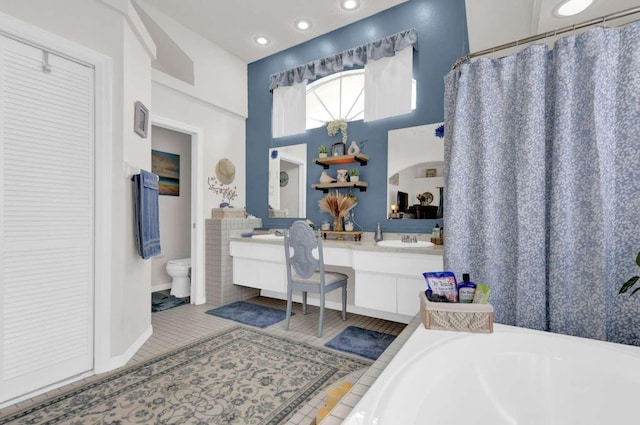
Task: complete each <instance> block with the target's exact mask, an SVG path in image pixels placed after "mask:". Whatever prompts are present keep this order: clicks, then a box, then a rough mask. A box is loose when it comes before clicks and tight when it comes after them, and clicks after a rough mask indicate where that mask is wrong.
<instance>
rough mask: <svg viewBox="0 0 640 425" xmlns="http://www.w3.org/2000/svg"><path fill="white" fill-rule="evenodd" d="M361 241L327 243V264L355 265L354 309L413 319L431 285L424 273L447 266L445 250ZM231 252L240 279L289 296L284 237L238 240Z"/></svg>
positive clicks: (244, 283) (351, 283) (351, 306)
mask: <svg viewBox="0 0 640 425" xmlns="http://www.w3.org/2000/svg"><path fill="white" fill-rule="evenodd" d="M360 246H361V245H359V243H358V244H356V243H354V244H350V243H348V242H345V243H339V245H338V244H336V245H334V246H332V245H330V244H329V243H326V244H325V245H324V262H325V265H327V266H330V267H343V268H348V269H352V270H353V272H352V273H353V276H354V279H353V280H351V279H350V280H349V288H350V289H349V293H350V295H349V311H351V312H355V313H358V314H364V315H368V316H372V317H380V318H384V319H387V320H396V321H404V322H405V323H408V321H409V320H411V318H412V317H413V316H414V315H415V314H416V313H417V312H418V311H419V310H420V299H419V296H418V294H419V292H420V291H424V290H426V288H427V285H426V283H425V280H424V278H423V277H422V273H424V272H428V271H442V267H443V262H442V255H441V254H438V253H434V254H425V253H412V252H406V250H404V251H402V252H399V251H394V250H390V249H384V248H382V247H376V246H369V247H367V248H365V249H360ZM230 254H231V256H232V257H233V283H234V284H236V285H242V286H248V287H251V288H258V289H261V290H263V291H266V292H263V293H262V294H263V295H265V296H271V297H274V298H282V299H286V292H287V275H286V267H285V258H284V247H283V243H282V242H281V241H273V242H271V241H269V242H266V241H261V242H252V241H251V239H248V240H232V241H231V246H230ZM343 271H344V272H346V273H348V271H347V270H344V269H343ZM351 294H353V295H351ZM311 302H312V303H313V300H311ZM327 307H328V308H339V303H336V304H335V305H333V304H331V302H328V303H327Z"/></svg>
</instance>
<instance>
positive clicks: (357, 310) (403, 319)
mask: <svg viewBox="0 0 640 425" xmlns="http://www.w3.org/2000/svg"><path fill="white" fill-rule="evenodd" d="M260 295H261V296H263V297H269V298H276V299H278V300H286V299H287V294H284V293H282V292H274V291H267V290H265V289H261V290H260ZM293 301H295V302H297V303H302V295H296V294H294V295H293ZM307 304H309V305H315V306H319V305H320V300H319V299H317V298H313V297H312V294H309V296H308V297H307ZM324 306H325V307H326V308H328V309H330V310H338V311H341V310H342V303H341V302H337V301H331V300H326V301H325V304H324ZM347 313H354V314H361V315H363V316H369V317H376V318H378V319H383V320H389V321H391V322H398V323H409V322H410V321H411V320H412V319H413V316H407V315H406V314H396V313H388V312H386V311H380V310H371V309H368V308H362V307H358V306H355V305H353V304H347Z"/></svg>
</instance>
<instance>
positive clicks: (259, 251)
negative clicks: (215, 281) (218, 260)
mask: <svg viewBox="0 0 640 425" xmlns="http://www.w3.org/2000/svg"><path fill="white" fill-rule="evenodd" d="M229 253H230V255H231V256H232V257H233V283H234V284H236V285H242V286H248V287H250V288H258V289H264V290H267V291H274V292H284V293H286V292H287V274H286V268H285V259H284V248H283V246H282V244H280V245H275V244H259V243H255V244H249V243H236V242H234V241H232V242H231V246H230V249H229Z"/></svg>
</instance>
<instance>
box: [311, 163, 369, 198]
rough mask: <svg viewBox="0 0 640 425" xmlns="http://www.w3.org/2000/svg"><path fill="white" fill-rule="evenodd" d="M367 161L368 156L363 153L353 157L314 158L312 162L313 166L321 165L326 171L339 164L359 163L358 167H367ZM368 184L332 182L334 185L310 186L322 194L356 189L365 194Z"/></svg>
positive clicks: (319, 184)
mask: <svg viewBox="0 0 640 425" xmlns="http://www.w3.org/2000/svg"><path fill="white" fill-rule="evenodd" d="M368 161H369V156H368V155H366V154H364V153H356V154H353V155H340V156H328V157H326V158H314V160H313V162H314V163H315V164H318V165H321V166H322V168H324V169H328V168H329V167H330V166H331V165H340V164H352V163H355V162H358V163H360V165H362V166H364V165H367V162H368ZM368 186H369V184H368V183H367V182H363V181H357V182H351V181H350V182H341V183H338V182H334V183H316V184H313V185H311V187H313V188H314V189H316V190H321V191H322V192H324V193H327V192H328V191H329V189H343V188H357V189H360V191H361V192H365V191H366V190H367V187H368Z"/></svg>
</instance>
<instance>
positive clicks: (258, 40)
mask: <svg viewBox="0 0 640 425" xmlns="http://www.w3.org/2000/svg"><path fill="white" fill-rule="evenodd" d="M253 41H255V42H256V43H258V44H259V45H261V46H266V45H267V44H269V43H271V40H269V39H268V38H267V37H265V36H264V35H257V36H255V37H253Z"/></svg>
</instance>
